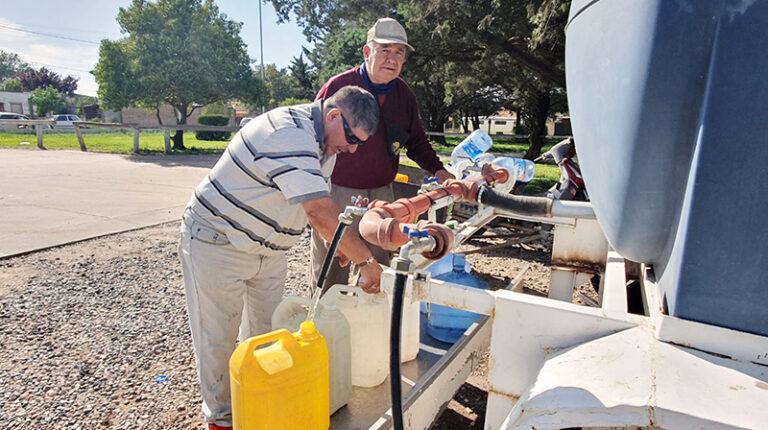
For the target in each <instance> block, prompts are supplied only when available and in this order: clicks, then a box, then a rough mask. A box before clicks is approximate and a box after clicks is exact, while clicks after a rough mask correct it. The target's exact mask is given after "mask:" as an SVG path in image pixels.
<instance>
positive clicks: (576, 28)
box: [565, 0, 768, 336]
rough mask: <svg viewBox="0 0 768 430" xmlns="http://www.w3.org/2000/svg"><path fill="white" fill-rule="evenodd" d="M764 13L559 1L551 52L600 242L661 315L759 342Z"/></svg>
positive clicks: (745, 8) (767, 262) (765, 261)
mask: <svg viewBox="0 0 768 430" xmlns="http://www.w3.org/2000/svg"><path fill="white" fill-rule="evenodd" d="M767 17H768V1H743V2H741V1H723V0H696V1H688V2H681V1H671V0H644V1H636V0H597V1H595V0H573V1H572V2H571V13H570V17H569V21H568V25H567V27H566V52H565V58H566V67H565V70H566V80H567V85H568V106H569V108H570V113H571V124H572V127H573V134H574V138H575V140H576V147H577V151H578V153H579V162H580V164H581V171H582V174H583V175H584V180H585V183H586V186H587V189H588V190H589V196H590V198H591V200H592V207H593V208H594V210H595V215H596V216H597V219H598V221H599V222H600V226H601V227H602V229H603V231H604V232H605V234H606V237H607V238H608V241H609V242H610V243H611V245H612V246H613V248H614V249H616V250H617V251H618V252H619V253H621V254H622V255H623V256H625V257H627V258H629V259H631V260H634V261H638V262H643V263H649V264H651V265H652V266H653V270H654V275H655V277H656V279H657V281H658V285H659V287H660V289H661V292H662V295H663V301H664V304H665V307H666V308H667V309H668V311H669V313H670V314H671V315H673V316H676V317H679V318H683V319H689V320H693V321H700V322H704V323H709V324H713V325H718V326H721V327H727V328H732V329H736V330H741V331H747V332H751V333H755V334H758V335H762V336H768V288H766V287H765V268H766V267H768V240H766V239H767V238H768V227H766V226H768V224H766V222H765V220H764V219H763V215H764V214H765V213H766V212H767V211H768V193H766V192H765V186H766V179H768V174H766V172H767V171H768V170H766V168H765V160H767V159H768V145H766V144H765V140H766V139H765V136H766V135H768V121H766V120H765V114H764V112H766V110H768V80H766V71H767V70H768V55H765V52H766V51H767V50H768V38H766V37H765V34H766V23H768V20H767V19H766V18H767ZM654 305H655V304H654Z"/></svg>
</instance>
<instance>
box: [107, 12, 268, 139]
mask: <svg viewBox="0 0 768 430" xmlns="http://www.w3.org/2000/svg"><path fill="white" fill-rule="evenodd" d="M117 21H118V23H119V24H120V27H121V29H122V31H123V32H124V33H125V34H127V35H128V36H126V37H124V38H123V39H121V40H118V41H109V40H104V41H102V43H101V46H100V48H99V62H98V63H97V65H96V68H95V70H94V72H93V74H94V76H95V77H96V82H98V84H99V98H100V99H101V100H102V101H103V103H104V106H105V107H108V108H110V109H120V108H123V107H128V106H133V105H136V106H141V107H144V108H154V109H156V112H157V117H158V121H160V115H159V107H160V106H161V105H162V104H166V103H167V104H169V105H171V106H172V107H173V109H174V113H175V117H176V118H175V119H176V124H177V125H183V124H186V123H187V119H188V118H189V117H190V115H192V113H193V112H194V111H195V110H196V109H198V108H200V107H203V106H206V105H208V104H211V103H214V102H216V101H220V100H229V99H233V98H234V99H239V100H241V101H244V102H246V103H251V102H255V101H258V100H260V98H261V97H262V96H263V93H264V91H265V88H264V84H263V83H262V82H261V81H259V80H258V79H257V78H256V77H255V76H254V74H253V71H252V70H251V69H250V59H249V58H248V54H247V52H246V49H245V44H244V43H243V41H242V39H241V38H240V29H241V27H242V23H237V22H234V21H230V20H228V19H227V17H226V15H224V14H220V13H219V9H218V7H216V5H215V4H214V3H213V0H158V1H156V2H148V1H146V0H133V3H132V4H131V6H129V7H128V8H120V12H119V13H118V16H117ZM183 139H184V135H183V132H182V131H177V132H176V133H175V134H174V136H173V149H177V150H182V149H186V148H185V147H184V140H183Z"/></svg>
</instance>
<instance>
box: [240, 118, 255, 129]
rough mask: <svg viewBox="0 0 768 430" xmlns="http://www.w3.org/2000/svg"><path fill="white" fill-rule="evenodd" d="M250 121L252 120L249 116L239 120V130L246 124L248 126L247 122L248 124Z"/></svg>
mask: <svg viewBox="0 0 768 430" xmlns="http://www.w3.org/2000/svg"><path fill="white" fill-rule="evenodd" d="M252 119H253V118H251V117H249V116H246V117H244V118H243V119H241V120H240V128H243V126H244V125H246V124H248V122H249V121H250V120H252Z"/></svg>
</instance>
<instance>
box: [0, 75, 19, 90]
mask: <svg viewBox="0 0 768 430" xmlns="http://www.w3.org/2000/svg"><path fill="white" fill-rule="evenodd" d="M2 88H3V91H13V92H21V82H19V80H18V79H16V78H8V79H6V80H4V81H3V83H2Z"/></svg>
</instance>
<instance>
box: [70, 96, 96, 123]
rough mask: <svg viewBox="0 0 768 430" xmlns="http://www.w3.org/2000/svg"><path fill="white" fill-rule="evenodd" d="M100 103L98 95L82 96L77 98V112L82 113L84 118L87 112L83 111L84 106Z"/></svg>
mask: <svg viewBox="0 0 768 430" xmlns="http://www.w3.org/2000/svg"><path fill="white" fill-rule="evenodd" d="M98 104H99V99H98V98H97V97H90V96H85V97H80V98H78V99H77V109H76V110H75V113H76V114H78V115H82V117H83V118H85V113H84V112H83V106H93V105H97V106H98Z"/></svg>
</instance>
